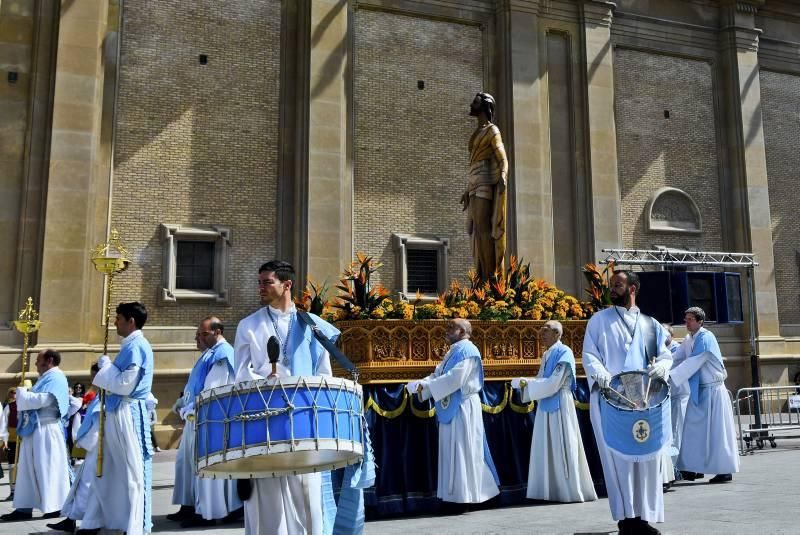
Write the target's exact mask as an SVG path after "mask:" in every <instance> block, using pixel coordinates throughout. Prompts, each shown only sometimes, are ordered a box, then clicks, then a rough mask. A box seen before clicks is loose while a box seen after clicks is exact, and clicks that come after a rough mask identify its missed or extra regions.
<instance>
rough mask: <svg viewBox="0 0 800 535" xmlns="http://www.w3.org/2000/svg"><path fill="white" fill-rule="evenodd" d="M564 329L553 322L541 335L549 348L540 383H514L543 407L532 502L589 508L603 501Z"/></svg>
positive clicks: (537, 425) (532, 468) (534, 444)
mask: <svg viewBox="0 0 800 535" xmlns="http://www.w3.org/2000/svg"><path fill="white" fill-rule="evenodd" d="M563 332H564V328H563V327H562V325H561V323H560V322H558V321H556V320H550V321H548V322H547V323H545V324H544V326H543V327H542V328H541V330H540V331H539V339H540V341H541V342H542V344H543V345H544V346H545V347H546V348H547V350H546V351H545V352H544V355H542V364H541V366H540V368H539V374H538V375H537V376H536V378H535V379H524V378H519V379H515V380H514V381H512V382H511V384H512V386H513V387H514V388H520V389H522V400H523V401H525V402H530V401H537V402H538V405H537V407H536V419H535V420H534V423H533V438H532V440H531V457H530V464H529V465H528V494H527V496H528V498H530V499H532V500H545V501H549V502H565V503H568V502H588V501H594V500H596V499H597V493H595V491H594V483H593V482H592V474H591V473H590V472H589V463H588V462H587V461H586V453H585V452H584V450H583V440H581V430H580V428H579V427H578V416H577V415H576V414H575V403H574V398H573V394H572V393H573V392H574V391H575V388H576V385H577V384H576V381H575V356H574V355H573V353H572V349H570V348H569V347H567V346H565V345H564V344H562V343H561V335H562V334H563Z"/></svg>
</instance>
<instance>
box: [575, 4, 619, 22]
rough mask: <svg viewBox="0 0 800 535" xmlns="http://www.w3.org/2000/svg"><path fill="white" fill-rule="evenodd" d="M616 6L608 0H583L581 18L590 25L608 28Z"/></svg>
mask: <svg viewBox="0 0 800 535" xmlns="http://www.w3.org/2000/svg"><path fill="white" fill-rule="evenodd" d="M616 8H617V3H616V2H611V1H609V0H584V3H583V20H584V22H585V23H586V24H589V25H592V26H604V27H606V28H610V27H611V21H612V20H613V18H614V10H615V9H616Z"/></svg>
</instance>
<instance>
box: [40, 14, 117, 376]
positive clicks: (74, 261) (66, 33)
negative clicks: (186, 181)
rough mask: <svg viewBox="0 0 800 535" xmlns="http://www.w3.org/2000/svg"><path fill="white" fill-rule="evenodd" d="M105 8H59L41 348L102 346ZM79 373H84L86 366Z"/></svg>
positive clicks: (106, 185) (105, 208)
mask: <svg viewBox="0 0 800 535" xmlns="http://www.w3.org/2000/svg"><path fill="white" fill-rule="evenodd" d="M108 5H109V3H108V2H107V1H105V0H62V2H61V10H60V15H59V30H58V53H57V61H56V66H55V89H54V94H53V126H52V135H51V138H50V164H49V180H48V186H47V199H46V213H47V218H46V220H45V228H44V250H43V255H42V283H41V304H40V308H41V319H42V330H41V331H40V335H39V344H40V345H48V344H58V347H59V348H60V349H70V345H71V344H72V348H73V350H74V349H78V347H79V346H80V345H81V344H86V343H89V342H90V341H92V340H90V333H93V334H94V336H93V337H92V338H93V341H97V340H100V333H101V332H102V329H101V327H100V318H101V314H100V309H101V303H100V299H99V296H100V295H102V294H101V293H100V291H99V289H100V286H101V283H102V278H101V276H100V275H98V274H97V273H95V272H94V269H93V268H92V266H91V263H90V261H89V254H90V250H91V248H92V247H93V245H95V244H96V243H97V242H99V241H102V240H103V239H104V238H105V235H106V225H107V217H108V197H109V191H108V188H109V176H108V173H107V172H103V171H101V169H103V168H105V167H106V166H107V163H105V164H104V163H103V162H101V161H100V159H101V157H100V154H101V153H102V152H103V151H102V150H101V148H100V130H101V118H102V108H103V102H102V99H103V38H104V37H105V33H106V27H107V20H108ZM81 367H82V366H81Z"/></svg>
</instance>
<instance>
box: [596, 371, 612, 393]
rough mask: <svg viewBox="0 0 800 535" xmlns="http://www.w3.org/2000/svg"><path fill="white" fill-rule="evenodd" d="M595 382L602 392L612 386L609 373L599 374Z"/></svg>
mask: <svg viewBox="0 0 800 535" xmlns="http://www.w3.org/2000/svg"><path fill="white" fill-rule="evenodd" d="M594 382H595V384H596V385H597V386H599V387H600V390H605V389H606V388H608V387H609V385H610V384H611V376H610V375H609V374H608V373H599V374H596V375H595V376H594Z"/></svg>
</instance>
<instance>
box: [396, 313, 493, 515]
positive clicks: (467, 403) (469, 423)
mask: <svg viewBox="0 0 800 535" xmlns="http://www.w3.org/2000/svg"><path fill="white" fill-rule="evenodd" d="M471 335H472V326H471V325H470V323H469V322H468V321H467V320H465V319H454V320H452V321H450V322H449V323H448V324H447V330H446V331H445V339H446V340H447V343H448V344H450V350H449V351H448V352H447V354H446V355H445V356H444V358H443V359H442V362H440V363H439V365H438V366H436V369H435V370H434V372H433V373H432V374H431V375H429V376H428V377H426V378H425V379H422V380H421V381H414V382H412V383H411V384H409V389H410V390H411V391H413V392H416V393H418V394H419V395H420V397H421V398H422V399H423V400H426V399H430V398H433V399H434V400H435V401H436V402H437V407H436V408H437V411H436V419H437V420H438V422H439V471H438V485H437V487H438V491H437V493H436V494H437V496H438V497H439V498H440V499H441V500H443V501H445V502H451V503H459V504H468V503H482V502H485V501H486V500H488V499H490V498H492V497H494V496H497V495H498V494H499V493H500V489H499V488H498V484H499V483H500V481H499V479H498V477H497V471H496V470H495V467H494V462H493V461H492V455H491V453H490V452H489V446H488V443H487V442H486V433H485V431H484V428H483V412H482V409H481V400H480V397H479V396H478V394H479V392H480V391H481V389H483V363H482V362H481V353H480V351H479V350H478V348H477V347H476V346H475V344H473V343H472V342H471V341H470V339H469V338H470V336H471ZM446 407H451V411H446V410H444V409H445V408H446ZM457 509H458V511H459V512H463V511H464V506H458V507H457Z"/></svg>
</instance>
